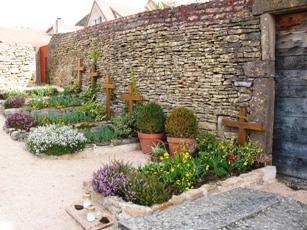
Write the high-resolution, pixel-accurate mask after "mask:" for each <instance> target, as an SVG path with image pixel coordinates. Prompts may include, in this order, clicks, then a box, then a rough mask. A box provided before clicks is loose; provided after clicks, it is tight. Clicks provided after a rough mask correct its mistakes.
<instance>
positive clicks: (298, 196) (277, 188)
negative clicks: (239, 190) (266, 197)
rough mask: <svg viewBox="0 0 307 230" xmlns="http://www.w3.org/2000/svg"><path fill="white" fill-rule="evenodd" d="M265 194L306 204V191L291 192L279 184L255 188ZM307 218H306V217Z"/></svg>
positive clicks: (274, 183)
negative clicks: (276, 195)
mask: <svg viewBox="0 0 307 230" xmlns="http://www.w3.org/2000/svg"><path fill="white" fill-rule="evenodd" d="M257 189H259V190H262V191H265V192H272V193H276V194H280V195H282V196H286V197H290V198H292V199H294V200H297V201H300V202H302V203H305V204H307V190H293V189H291V188H289V187H287V186H286V185H285V184H283V183H280V182H277V181H276V182H273V183H269V184H265V185H263V186H260V187H259V188H257ZM306 218H307V217H306Z"/></svg>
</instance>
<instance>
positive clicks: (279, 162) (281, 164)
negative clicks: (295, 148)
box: [273, 153, 307, 179]
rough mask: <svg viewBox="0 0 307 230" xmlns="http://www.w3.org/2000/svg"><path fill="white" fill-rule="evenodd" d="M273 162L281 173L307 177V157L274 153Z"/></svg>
mask: <svg viewBox="0 0 307 230" xmlns="http://www.w3.org/2000/svg"><path fill="white" fill-rule="evenodd" d="M273 164H274V165H276V166H277V172H278V173H280V174H284V175H288V176H294V177H297V178H302V179H304V178H307V167H306V165H307V159H305V158H301V157H297V156H291V155H289V154H287V153H286V154H281V153H279V154H274V155H273Z"/></svg>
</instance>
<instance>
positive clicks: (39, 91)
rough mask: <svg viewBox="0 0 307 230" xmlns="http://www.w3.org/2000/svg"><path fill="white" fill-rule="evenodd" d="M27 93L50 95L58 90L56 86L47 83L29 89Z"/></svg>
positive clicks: (53, 94) (36, 95) (41, 95)
mask: <svg viewBox="0 0 307 230" xmlns="http://www.w3.org/2000/svg"><path fill="white" fill-rule="evenodd" d="M27 93H28V94H29V95H31V96H32V97H50V96H55V95H56V94H58V90H57V88H55V87H54V86H51V85H47V86H44V87H38V88H34V89H32V90H28V91H27Z"/></svg>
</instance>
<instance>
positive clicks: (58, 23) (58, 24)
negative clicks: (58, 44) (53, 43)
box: [54, 18, 62, 34]
mask: <svg viewBox="0 0 307 230" xmlns="http://www.w3.org/2000/svg"><path fill="white" fill-rule="evenodd" d="M61 27H62V19H61V18H57V19H56V21H55V28H54V33H55V34H58V33H60V32H61Z"/></svg>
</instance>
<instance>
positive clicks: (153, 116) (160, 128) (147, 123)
mask: <svg viewBox="0 0 307 230" xmlns="http://www.w3.org/2000/svg"><path fill="white" fill-rule="evenodd" d="M164 123H165V114H164V112H163V109H162V107H161V106H160V105H159V104H157V103H153V102H151V103H148V104H146V105H144V106H142V107H141V108H140V109H139V110H138V112H137V114H136V126H137V128H138V130H140V132H142V133H147V134H154V133H163V132H164Z"/></svg>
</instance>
